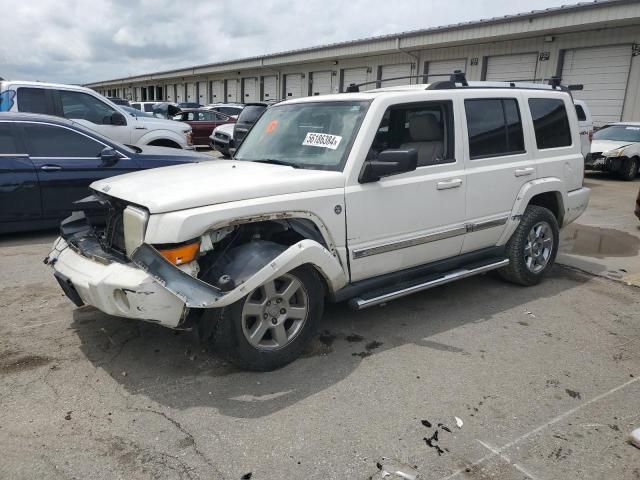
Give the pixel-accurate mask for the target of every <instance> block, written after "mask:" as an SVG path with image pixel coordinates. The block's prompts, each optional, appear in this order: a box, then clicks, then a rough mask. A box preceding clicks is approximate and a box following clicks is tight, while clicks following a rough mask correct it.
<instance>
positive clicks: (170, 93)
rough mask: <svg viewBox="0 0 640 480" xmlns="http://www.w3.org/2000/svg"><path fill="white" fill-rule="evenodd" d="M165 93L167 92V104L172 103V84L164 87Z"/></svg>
mask: <svg viewBox="0 0 640 480" xmlns="http://www.w3.org/2000/svg"><path fill="white" fill-rule="evenodd" d="M165 88H166V91H167V102H173V101H174V100H175V99H174V98H173V95H174V93H175V92H174V85H173V84H169V85H167V86H166V87H165Z"/></svg>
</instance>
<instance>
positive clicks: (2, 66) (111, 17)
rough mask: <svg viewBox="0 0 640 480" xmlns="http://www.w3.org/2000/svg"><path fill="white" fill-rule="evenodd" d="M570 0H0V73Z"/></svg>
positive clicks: (234, 52) (90, 71)
mask: <svg viewBox="0 0 640 480" xmlns="http://www.w3.org/2000/svg"><path fill="white" fill-rule="evenodd" d="M563 3H571V0H536V1H535V2H532V1H530V0H510V1H509V2H505V1H504V0H473V1H470V0H448V1H436V0H406V1H402V0H392V1H390V0H369V1H365V0H321V1H317V0H304V1H300V0H298V1H294V0H230V1H227V0H213V1H212V0H202V1H180V0H139V1H136V0H19V1H15V0H0V7H1V10H0V11H2V12H3V16H4V19H3V22H2V27H0V77H4V78H10V79H20V80H41V81H51V82H63V83H87V82H91V81H97V80H107V79H112V78H118V77H125V76H128V75H137V74H141V73H148V72H153V71H158V70H169V69H174V68H179V67H186V66H191V65H196V64H203V63H211V62H217V61H222V60H233V59H237V58H242V57H247V56H254V55H263V54H267V53H274V52H280V51H286V50H292V49H297V48H303V47H310V46H314V45H321V44H325V43H332V42H339V41H344V40H353V39H357V38H363V37H371V36H375V35H383V34H388V33H397V32H402V31H406V30H414V29H418V28H428V27H434V26H440V25H448V24H452V23H459V22H465V21H471V20H479V19H482V18H489V17H495V16H502V15H509V14H514V13H519V12H526V11H529V10H531V9H532V8H536V9H542V8H548V7H555V6H559V5H562V4H563Z"/></svg>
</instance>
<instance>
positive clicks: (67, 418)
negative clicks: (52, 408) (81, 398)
mask: <svg viewBox="0 0 640 480" xmlns="http://www.w3.org/2000/svg"><path fill="white" fill-rule="evenodd" d="M72 413H73V410H69V411H68V412H67V414H66V415H65V417H64V419H65V420H71V414H72Z"/></svg>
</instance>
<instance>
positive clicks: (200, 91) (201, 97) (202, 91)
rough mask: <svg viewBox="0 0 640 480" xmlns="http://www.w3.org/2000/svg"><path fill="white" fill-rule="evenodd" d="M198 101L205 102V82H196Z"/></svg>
mask: <svg viewBox="0 0 640 480" xmlns="http://www.w3.org/2000/svg"><path fill="white" fill-rule="evenodd" d="M198 103H199V104H200V105H206V104H207V82H198Z"/></svg>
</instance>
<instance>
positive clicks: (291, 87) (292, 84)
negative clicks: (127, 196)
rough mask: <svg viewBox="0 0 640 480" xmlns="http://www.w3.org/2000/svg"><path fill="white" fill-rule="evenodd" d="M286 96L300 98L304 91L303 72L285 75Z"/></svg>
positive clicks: (287, 97)
mask: <svg viewBox="0 0 640 480" xmlns="http://www.w3.org/2000/svg"><path fill="white" fill-rule="evenodd" d="M284 86H285V98H286V99H289V98H300V97H302V96H305V95H304V94H303V93H302V74H300V73H290V74H289V75H285V76H284Z"/></svg>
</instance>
